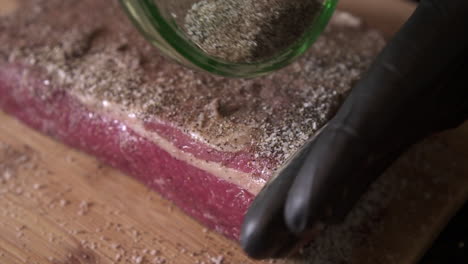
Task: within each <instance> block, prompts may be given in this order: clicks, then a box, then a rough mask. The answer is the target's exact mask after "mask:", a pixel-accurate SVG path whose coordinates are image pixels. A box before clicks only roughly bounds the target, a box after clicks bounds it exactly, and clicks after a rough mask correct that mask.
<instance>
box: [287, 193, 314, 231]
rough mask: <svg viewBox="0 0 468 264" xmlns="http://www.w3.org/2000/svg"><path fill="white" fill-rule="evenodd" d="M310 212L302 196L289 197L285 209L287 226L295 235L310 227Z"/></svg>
mask: <svg viewBox="0 0 468 264" xmlns="http://www.w3.org/2000/svg"><path fill="white" fill-rule="evenodd" d="M308 214H309V210H308V205H307V201H306V200H305V199H304V197H303V196H302V195H289V196H288V199H287V200H286V205H285V209H284V218H285V222H286V226H287V227H288V229H289V230H290V231H291V232H293V233H294V234H301V233H303V232H304V231H305V230H306V228H307V226H308V219H309V215H308Z"/></svg>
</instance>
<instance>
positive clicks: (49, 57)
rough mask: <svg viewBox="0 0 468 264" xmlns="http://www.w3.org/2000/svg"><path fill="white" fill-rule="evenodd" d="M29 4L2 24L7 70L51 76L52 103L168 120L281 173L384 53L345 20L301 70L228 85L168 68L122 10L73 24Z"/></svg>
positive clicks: (377, 39)
mask: <svg viewBox="0 0 468 264" xmlns="http://www.w3.org/2000/svg"><path fill="white" fill-rule="evenodd" d="M26 3H29V5H28V6H25V8H26V7H30V9H31V12H23V13H21V15H20V16H17V17H14V19H13V17H12V18H11V19H9V18H5V19H2V20H0V31H2V29H4V31H3V32H9V33H8V34H0V43H2V45H0V61H9V62H11V63H22V64H25V65H36V66H40V67H41V68H43V69H45V70H46V72H47V77H46V78H47V79H44V85H47V86H48V87H49V90H50V91H51V94H53V93H55V91H54V90H57V89H58V90H65V91H67V92H69V93H71V94H74V95H76V96H78V97H80V98H91V99H93V100H94V101H96V102H98V103H100V105H101V107H104V108H106V107H107V106H108V105H109V106H111V108H112V109H115V108H118V109H119V110H121V111H122V112H124V113H128V115H129V116H130V115H131V116H132V117H134V118H135V119H136V120H145V121H146V120H148V121H150V120H152V119H158V120H165V121H166V122H168V123H170V124H173V125H174V126H175V127H178V128H180V129H181V130H182V131H184V132H186V133H187V134H190V135H196V136H197V138H198V139H199V140H201V141H204V142H206V143H207V144H209V145H211V146H214V147H215V148H217V149H220V150H222V151H239V150H248V151H249V152H251V153H254V154H255V157H258V158H259V159H264V158H266V159H271V160H274V161H277V162H278V164H281V163H282V162H283V161H284V160H285V159H287V158H288V157H289V156H290V155H291V154H293V153H294V152H295V151H296V150H297V149H298V148H300V147H301V146H302V145H303V144H304V142H305V141H306V140H307V139H308V138H309V137H310V136H311V135H313V134H314V133H315V132H316V131H317V130H318V129H320V127H322V126H323V125H324V124H325V123H326V122H327V121H328V120H329V119H330V117H331V116H332V115H333V114H334V113H335V111H336V109H337V108H338V106H339V105H340V103H341V100H342V98H343V97H344V96H345V95H346V93H347V91H348V90H349V89H350V88H351V86H352V85H353V83H354V82H355V81H357V80H358V79H359V77H360V76H361V74H362V73H363V72H364V71H365V70H366V69H367V67H368V65H369V64H370V63H371V61H372V59H373V58H374V56H375V54H376V53H377V52H378V51H379V50H380V48H381V47H382V46H383V44H384V41H383V38H382V37H381V35H380V34H379V33H377V32H376V31H372V30H368V29H365V28H364V27H361V26H359V25H356V23H349V17H346V16H342V15H339V13H337V15H336V16H335V18H334V19H332V21H331V23H330V25H329V27H328V29H327V30H326V31H325V32H324V34H323V35H322V37H321V38H319V39H318V40H317V42H316V43H315V44H314V45H313V46H312V48H311V50H310V52H308V53H307V54H305V56H303V57H302V58H301V59H300V60H298V61H297V62H295V63H293V64H292V65H290V66H288V67H286V68H284V69H282V70H280V71H278V72H275V73H273V74H271V75H268V76H265V77H261V78H257V79H228V78H221V77H216V76H212V75H209V74H205V73H201V72H195V71H191V70H189V69H186V68H183V67H181V66H180V65H177V64H175V63H172V62H170V61H167V60H166V59H165V58H164V57H162V56H161V55H160V54H159V52H158V51H157V50H156V49H155V48H154V47H152V46H151V45H150V44H149V43H148V42H147V41H145V40H144V39H143V38H142V37H141V36H140V35H139V34H138V32H137V31H136V30H135V29H134V28H133V26H132V25H131V23H129V22H128V20H126V19H125V17H124V16H123V15H124V14H123V13H122V11H121V10H120V9H119V6H118V5H116V4H113V5H105V8H103V9H102V10H100V11H99V12H94V11H89V10H91V9H92V8H93V10H94V9H95V5H96V2H95V1H93V0H86V1H82V2H80V4H75V5H76V8H79V12H78V11H77V12H75V13H83V14H84V13H86V16H73V17H71V16H68V15H66V14H61V13H56V12H55V10H61V9H60V8H61V7H60V5H62V4H63V2H62V1H61V0H35V1H31V2H29V1H27V2H26ZM37 6H40V7H41V8H40V9H39V8H35V7H37ZM90 6H91V7H92V8H91V7H90ZM43 12H47V13H48V14H49V15H40V14H41V13H43ZM70 20H73V22H71V21H70ZM31 21H33V22H34V23H31ZM70 24H76V25H80V27H76V28H70V27H67V26H66V25H70ZM18 25H19V26H20V27H19V28H20V29H21V34H17V33H16V31H17V30H16V28H18ZM7 29H15V30H7ZM30 35H34V36H36V37H35V38H34V39H31V38H30V37H28V36H30ZM109 43H111V44H109ZM41 96H42V97H44V98H45V99H47V96H48V95H47V94H41ZM107 109H110V107H107ZM274 169H275V168H265V170H266V172H268V171H269V170H274Z"/></svg>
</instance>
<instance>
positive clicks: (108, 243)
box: [0, 0, 468, 264]
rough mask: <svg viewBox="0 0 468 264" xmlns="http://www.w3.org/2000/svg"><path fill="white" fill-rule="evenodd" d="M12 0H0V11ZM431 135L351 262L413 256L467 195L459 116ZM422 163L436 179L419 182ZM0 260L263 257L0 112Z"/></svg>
mask: <svg viewBox="0 0 468 264" xmlns="http://www.w3.org/2000/svg"><path fill="white" fill-rule="evenodd" d="M349 2H350V1H346V0H344V1H343V3H344V4H343V7H346V8H347V7H349V6H348V5H347V3H349ZM15 6H16V5H15V0H0V7H3V8H0V15H1V14H2V12H7V11H5V10H13V9H14V8H15ZM351 7H352V6H351ZM2 10H3V11H2ZM362 12H364V13H365V12H366V11H365V10H364V11H362ZM395 25H396V26H395ZM397 26H398V24H394V26H393V27H392V28H390V29H389V31H388V32H393V31H394V30H395V28H396V27H397ZM438 139H439V140H440V141H441V142H442V143H443V144H444V151H443V152H438V153H433V154H431V155H429V157H426V160H429V164H430V168H429V169H428V168H426V167H425V165H424V164H421V166H420V167H419V168H418V166H416V167H414V166H412V167H411V168H410V167H408V168H406V169H404V170H403V171H402V172H401V173H402V174H405V175H406V174H407V175H411V177H412V178H413V179H414V180H417V181H420V182H422V184H421V185H419V186H420V188H418V189H414V188H413V189H412V188H408V189H407V191H404V192H401V194H400V195H399V196H398V197H397V198H394V199H393V200H391V201H390V202H389V206H388V208H387V210H386V212H387V215H388V217H386V218H385V220H384V222H383V226H384V228H382V229H381V230H378V231H376V232H373V233H372V234H371V235H370V237H369V239H370V240H371V241H373V246H372V247H367V246H362V247H361V248H356V250H355V254H354V257H353V260H354V262H355V263H376V262H375V261H376V260H379V257H380V258H383V259H385V261H386V262H385V263H399V264H405V263H414V262H415V261H416V260H417V259H418V258H419V257H420V255H421V254H422V253H423V252H424V250H425V249H426V248H427V246H428V245H429V244H430V242H431V241H432V240H433V239H434V237H435V236H436V235H437V234H438V232H439V231H440V230H441V228H442V227H443V225H444V224H445V223H446V222H447V220H448V219H449V217H450V216H451V215H452V214H453V213H454V212H455V211H456V210H457V208H459V207H460V205H461V204H462V203H463V202H464V201H465V200H466V198H467V197H468V162H466V161H467V160H468V125H465V126H463V127H461V128H459V129H457V130H454V131H450V132H447V133H444V134H443V135H442V136H439V137H438ZM423 167H424V168H423ZM448 169H450V173H449V172H448V171H447V173H446V174H445V173H444V171H445V170H448ZM428 171H430V172H437V173H439V174H441V177H442V178H441V181H440V182H432V181H431V182H429V181H428V182H425V181H424V179H427V178H428V177H429V175H428V174H430V173H428ZM428 194H431V195H428ZM407 203H411V205H408V204H407ZM409 209H411V210H409ZM401 221H404V222H403V223H402V222H401ZM293 262H294V263H296V262H297V260H284V261H281V263H293ZM0 263H1V264H15V263H28V264H29V263H31V264H34V263H57V264H62V263H63V264H65V263H66V264H72V263H73V264H75V263H90V264H94V263H142V264H144V263H167V264H169V263H182V264H184V263H200V264H201V263H205V264H210V263H211V264H217V263H223V264H228V263H264V262H254V261H252V260H249V259H248V258H246V257H245V256H244V255H243V253H242V251H241V250H240V249H239V248H238V246H237V244H236V243H235V242H233V241H229V240H227V239H225V238H223V237H222V236H219V235H217V234H216V233H212V232H211V231H208V230H205V229H204V228H203V226H201V225H200V224H198V223H197V222H195V221H194V220H192V219H191V218H189V217H188V216H186V215H185V214H183V213H182V212H181V211H179V210H178V209H177V208H174V207H173V206H172V205H171V204H170V203H169V202H167V201H165V200H163V199H161V198H160V197H159V196H158V195H157V194H156V193H154V192H152V191H150V190H149V189H147V188H146V187H145V186H143V185H141V184H140V183H138V182H136V181H134V180H133V179H132V178H130V177H127V176H125V175H123V174H122V173H120V172H118V171H116V170H114V169H112V168H110V167H107V166H105V165H102V164H100V163H99V162H98V161H96V160H95V159H94V158H92V157H90V156H88V155H86V154H83V153H80V152H78V151H75V150H73V149H71V148H69V147H67V146H64V145H62V144H60V143H58V142H56V141H54V140H52V139H50V138H48V137H46V136H44V135H41V134H39V133H37V132H35V131H33V130H31V129H29V128H28V127H26V126H24V125H22V124H21V123H19V122H18V121H16V120H15V119H13V118H12V117H9V116H7V115H6V114H4V113H1V112H0ZM266 263H268V262H266ZM276 263H280V262H276Z"/></svg>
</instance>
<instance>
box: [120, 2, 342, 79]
mask: <svg viewBox="0 0 468 264" xmlns="http://www.w3.org/2000/svg"><path fill="white" fill-rule="evenodd" d="M311 1H313V0H311ZM337 1H338V0H323V2H322V5H321V9H320V10H318V12H316V15H315V16H314V21H312V23H311V25H310V27H309V29H308V30H307V31H306V32H305V33H304V34H303V36H302V37H301V38H300V39H299V40H298V41H296V42H295V43H294V44H292V45H291V46H289V47H288V48H286V49H285V50H283V51H282V52H280V53H279V54H277V55H275V56H274V57H271V58H268V59H265V60H261V61H258V62H254V63H233V62H228V61H224V60H222V59H220V58H217V57H214V56H210V55H209V54H207V53H205V52H204V51H203V50H201V49H200V48H198V47H197V46H196V45H195V44H194V43H193V42H192V41H190V40H189V39H188V37H186V35H185V33H184V31H183V29H181V27H180V26H179V25H180V21H177V20H178V19H180V18H183V16H184V15H183V13H180V12H182V11H183V9H185V10H187V8H188V6H189V5H190V4H193V3H194V2H197V1H195V0H180V1H178V0H169V1H165V0H120V2H121V4H122V6H123V7H124V9H125V10H126V12H127V14H128V15H129V17H130V18H131V20H132V21H133V23H134V24H135V25H136V26H137V27H138V29H139V30H140V31H141V32H142V34H143V35H144V36H145V37H146V39H147V40H148V41H150V42H151V43H152V44H153V45H154V46H156V47H157V48H159V49H160V50H161V51H162V52H163V53H164V54H165V55H166V56H168V57H170V58H172V59H174V60H175V61H177V62H179V63H181V64H183V65H185V66H188V67H190V68H193V69H199V70H204V71H207V72H210V73H213V74H217V75H222V76H227V77H256V76H260V75H265V74H267V73H270V72H273V71H276V70H278V69H280V68H282V67H284V66H286V65H288V64H290V63H291V62H293V61H294V60H295V59H296V58H297V57H298V56H300V55H302V54H303V53H304V52H305V51H307V49H308V48H309V47H310V46H311V45H312V44H313V43H314V41H315V40H316V39H317V37H318V36H319V35H320V33H321V32H322V31H323V29H324V28H325V26H326V25H327V23H328V21H329V19H330V17H331V15H332V14H333V11H334V9H335V6H336V3H337Z"/></svg>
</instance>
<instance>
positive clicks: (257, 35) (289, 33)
mask: <svg viewBox="0 0 468 264" xmlns="http://www.w3.org/2000/svg"><path fill="white" fill-rule="evenodd" d="M320 8H321V4H320V3H319V2H318V1H317V0H273V1H272V0H261V1H258V0H202V1H199V2H196V3H195V4H194V5H193V6H192V7H191V9H190V10H188V12H187V15H186V17H185V27H184V28H185V30H186V32H187V35H188V36H189V38H190V39H191V40H192V41H193V42H194V43H195V44H196V45H198V46H199V47H200V48H201V49H202V50H204V51H205V52H207V53H208V54H210V55H212V56H215V57H219V58H221V59H224V60H227V61H231V62H255V61H259V60H262V59H266V58H269V57H272V56H274V55H275V54H277V53H278V52H281V51H283V50H284V49H285V48H287V47H289V46H290V45H292V44H294V43H295V42H296V41H297V40H298V39H299V38H300V37H301V36H303V34H304V32H305V31H306V30H307V29H308V28H309V26H310V25H311V23H312V22H313V19H314V17H315V15H316V14H317V13H318V11H319V10H320Z"/></svg>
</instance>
